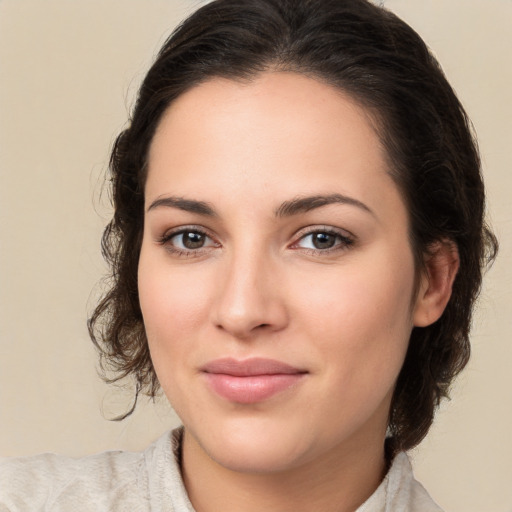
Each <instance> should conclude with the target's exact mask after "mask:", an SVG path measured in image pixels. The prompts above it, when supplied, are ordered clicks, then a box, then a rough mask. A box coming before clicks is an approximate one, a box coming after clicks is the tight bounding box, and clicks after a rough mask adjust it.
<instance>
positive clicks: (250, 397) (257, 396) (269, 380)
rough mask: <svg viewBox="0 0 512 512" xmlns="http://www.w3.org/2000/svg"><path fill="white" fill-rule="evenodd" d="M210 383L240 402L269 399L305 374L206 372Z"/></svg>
mask: <svg viewBox="0 0 512 512" xmlns="http://www.w3.org/2000/svg"><path fill="white" fill-rule="evenodd" d="M205 376H206V378H207V381H208V384H209V385H210V387H211V388H212V389H213V391H214V392H215V393H217V394H218V395H220V396H221V397H222V398H225V399H226V400H229V401H230V402H235V403H239V404H254V403H257V402H262V401H264V400H267V399H269V398H271V397H273V396H274V395H277V394H278V393H281V392H282V391H285V390H286V389H289V388H291V387H292V386H294V385H296V384H297V383H298V382H300V381H301V380H302V379H303V378H304V376H305V374H304V373H292V374H284V373H283V374H282V373H280V374H275V375H252V376H247V377H236V376H233V375H226V374H223V373H206V374H205Z"/></svg>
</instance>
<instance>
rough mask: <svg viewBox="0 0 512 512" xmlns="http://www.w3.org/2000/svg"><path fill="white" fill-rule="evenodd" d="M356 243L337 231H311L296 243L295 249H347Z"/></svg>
mask: <svg viewBox="0 0 512 512" xmlns="http://www.w3.org/2000/svg"><path fill="white" fill-rule="evenodd" d="M353 243H354V241H353V239H352V238H349V237H348V236H346V235H344V234H342V233H339V232H337V231H328V230H318V231H311V232H309V233H307V234H305V235H304V236H302V237H301V239H300V240H299V241H298V242H296V244H294V245H295V247H296V248H301V249H308V250H313V251H325V252H328V251H329V250H331V249H332V250H336V249H345V248H347V247H349V246H350V245H352V244H353Z"/></svg>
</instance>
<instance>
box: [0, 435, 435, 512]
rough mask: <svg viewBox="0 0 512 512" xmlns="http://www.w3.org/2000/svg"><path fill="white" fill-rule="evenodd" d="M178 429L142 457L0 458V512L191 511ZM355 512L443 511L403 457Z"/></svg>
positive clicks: (402, 455)
mask: <svg viewBox="0 0 512 512" xmlns="http://www.w3.org/2000/svg"><path fill="white" fill-rule="evenodd" d="M181 437H182V429H181V428H178V429H175V430H173V431H172V432H167V433H166V434H164V435H163V436H162V437H160V439H158V440H157V441H156V442H155V443H153V444H152V445H151V446H149V447H148V448H147V449H146V450H145V451H143V452H140V453H132V452H121V451H118V452H104V453H100V454H97V455H92V456H89V457H84V458H81V459H71V458H67V457H63V456H59V455H52V454H44V455H37V456H35V457H20V458H4V459H0V512H28V511H30V512H43V511H44V512H71V511H72V512H86V511H87V512H89V511H95V512H103V511H105V512H107V511H108V512H126V511H131V512H146V511H148V512H149V511H151V512H194V508H193V507H192V505H191V503H190V501H189V499H188V496H187V492H186V490H185V487H184V485H183V481H182V479H181V474H180V469H179V458H180V455H179V454H180V446H181ZM355 512H442V510H441V509H440V508H439V507H438V506H437V505H436V504H435V503H434V501H433V500H432V499H431V498H430V496H429V495H428V493H427V492H426V491H425V489H424V488H423V487H422V485H421V484H420V483H419V482H417V481H416V480H415V479H414V476H413V473H412V468H411V464H410V462H409V459H408V457H407V455H406V454H405V453H400V454H399V455H397V456H396V457H395V459H394V461H393V464H392V466H391V468H390V470H389V471H388V474H387V475H386V477H385V478H384V480H383V481H382V483H381V484H380V486H379V487H378V488H377V489H376V491H375V492H374V493H373V494H372V496H371V497H370V498H369V499H368V500H367V501H366V502H365V503H364V504H363V505H361V506H360V507H359V508H358V509H357V511H355Z"/></svg>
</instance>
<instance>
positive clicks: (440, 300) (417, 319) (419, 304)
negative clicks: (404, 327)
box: [413, 240, 460, 327]
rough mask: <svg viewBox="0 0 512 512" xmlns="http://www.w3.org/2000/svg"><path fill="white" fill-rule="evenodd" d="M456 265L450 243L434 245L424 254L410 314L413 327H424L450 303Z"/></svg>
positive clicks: (457, 261) (453, 244)
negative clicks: (418, 283) (417, 288)
mask: <svg viewBox="0 0 512 512" xmlns="http://www.w3.org/2000/svg"><path fill="white" fill-rule="evenodd" d="M459 263H460V259H459V251H458V249H457V246H456V244H455V242H452V241H450V240H439V241H437V242H435V243H434V244H432V246H431V247H430V249H429V251H428V253H427V254H425V261H424V271H423V274H422V276H421V282H420V286H419V291H418V296H417V298H416V305H415V308H414V315H413V324H414V326H415V327H427V326H428V325H430V324H433V323H434V322H435V321H437V320H438V319H439V318H440V317H441V315H442V314H443V311H444V309H445V307H446V305H447V304H448V301H449V300H450V297H451V294H452V286H453V282H454V280H455V276H456V275H457V271H458V270H459Z"/></svg>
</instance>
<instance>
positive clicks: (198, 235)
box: [159, 228, 218, 255]
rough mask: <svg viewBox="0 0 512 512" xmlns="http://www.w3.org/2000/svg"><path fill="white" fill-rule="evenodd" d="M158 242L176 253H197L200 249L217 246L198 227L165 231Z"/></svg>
mask: <svg viewBox="0 0 512 512" xmlns="http://www.w3.org/2000/svg"><path fill="white" fill-rule="evenodd" d="M159 243H160V244H162V245H164V246H165V247H166V248H167V249H168V250H169V251H171V252H174V253H177V254H178V255H181V254H183V255H191V254H192V253H199V252H201V249H206V248H208V247H218V244H217V243H216V242H215V241H214V240H213V239H212V238H211V237H209V236H208V235H207V234H206V233H205V232H204V231H202V230H200V229H191V228H188V229H186V228H185V229H183V228H182V229H179V230H175V231H172V232H170V233H166V234H165V235H164V236H163V237H162V238H161V239H160V240H159Z"/></svg>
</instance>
